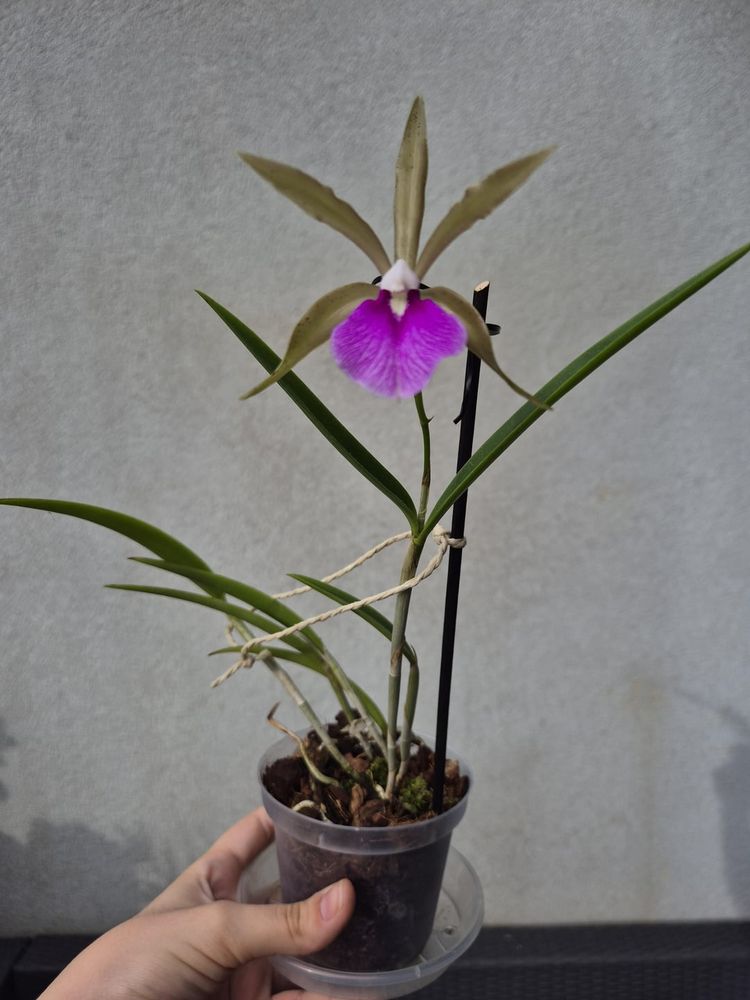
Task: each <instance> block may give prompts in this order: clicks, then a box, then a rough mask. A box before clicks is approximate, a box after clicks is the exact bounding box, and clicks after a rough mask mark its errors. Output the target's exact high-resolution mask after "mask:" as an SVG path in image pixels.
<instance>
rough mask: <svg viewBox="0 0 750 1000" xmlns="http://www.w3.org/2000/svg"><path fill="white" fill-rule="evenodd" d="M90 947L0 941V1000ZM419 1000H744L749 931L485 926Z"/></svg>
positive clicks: (718, 926)
mask: <svg viewBox="0 0 750 1000" xmlns="http://www.w3.org/2000/svg"><path fill="white" fill-rule="evenodd" d="M91 940H93V939H92V938H90V937H38V938H33V939H31V940H28V939H22V940H19V939H10V940H7V939H6V940H1V939H0V998H1V1000H36V998H37V997H38V996H39V994H40V993H41V992H42V991H43V990H44V989H45V988H46V986H48V985H49V983H50V982H52V980H53V979H54V978H55V976H56V975H57V974H58V973H59V972H60V970H61V969H62V968H63V967H64V966H65V965H66V964H67V963H68V962H69V961H71V959H73V958H74V957H75V955H77V954H78V952H79V951H81V950H82V949H83V948H84V947H85V946H86V945H87V944H88V943H89V942H90V941H91ZM3 976H4V977H5V983H3ZM419 997H420V998H421V1000H449V998H450V1000H750V922H728V921H722V922H716V923H683V924H628V925H608V926H597V927H521V928H518V927H517V928H503V927H486V928H484V930H483V931H482V933H481V934H480V935H479V937H478V938H477V941H476V942H475V944H474V945H473V946H472V948H471V949H470V950H469V951H468V952H467V953H466V955H464V957H463V958H461V959H460V960H459V961H458V962H457V963H456V964H455V965H454V966H453V967H452V968H451V969H450V970H449V971H448V972H447V973H446V974H445V975H444V976H443V977H442V978H441V979H439V980H438V981H437V982H436V983H434V984H433V985H432V986H428V987H427V988H426V989H424V990H422V991H421V992H420V993H419Z"/></svg>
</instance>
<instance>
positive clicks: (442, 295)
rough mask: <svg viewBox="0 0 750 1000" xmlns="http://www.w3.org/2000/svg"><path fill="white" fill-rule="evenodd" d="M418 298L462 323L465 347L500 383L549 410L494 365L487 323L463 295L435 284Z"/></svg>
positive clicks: (494, 359)
mask: <svg viewBox="0 0 750 1000" xmlns="http://www.w3.org/2000/svg"><path fill="white" fill-rule="evenodd" d="M420 296H421V297H422V298H423V299H431V300H432V301H433V302H436V303H437V304H438V305H439V306H442V307H443V308H444V309H447V310H448V312H451V313H453V315H454V316H455V317H456V319H458V320H459V321H460V322H461V323H462V324H463V326H464V328H465V330H466V336H467V346H468V348H469V350H470V351H471V352H472V353H473V354H476V356H477V357H478V358H480V359H481V360H482V361H484V363H485V364H486V365H489V367H490V368H491V369H492V370H493V371H494V372H495V373H496V374H497V375H499V376H500V378H501V379H502V380H503V382H505V384H506V385H508V386H510V388H511V389H512V390H513V391H514V392H516V393H518V395H519V396H523V398H524V399H528V400H529V401H530V402H532V403H534V404H535V405H536V406H539V407H541V409H543V410H549V409H550V407H549V406H547V404H546V403H543V402H542V401H541V400H539V399H536V398H535V397H534V396H532V395H531V393H528V392H526V390H525V389H522V388H521V386H520V385H518V384H517V383H515V382H514V381H513V379H511V378H509V376H508V375H506V374H505V372H504V371H503V370H502V368H501V367H500V365H499V364H498V363H497V358H496V357H495V352H494V350H493V349H492V338H491V337H490V334H489V330H488V329H487V324H486V323H485V321H484V320H483V319H482V317H481V316H480V315H479V313H478V312H477V310H476V309H475V308H474V306H473V305H472V304H471V302H469V301H468V300H467V299H465V298H464V297H463V296H462V295H459V294H458V292H454V291H453V290H452V289H451V288H443V287H442V286H441V285H436V286H435V287H434V288H428V289H423V290H422V291H421V292H420Z"/></svg>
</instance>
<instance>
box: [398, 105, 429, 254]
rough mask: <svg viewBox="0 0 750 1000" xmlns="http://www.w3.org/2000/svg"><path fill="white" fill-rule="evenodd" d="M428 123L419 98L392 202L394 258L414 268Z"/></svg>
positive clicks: (401, 152)
mask: <svg viewBox="0 0 750 1000" xmlns="http://www.w3.org/2000/svg"><path fill="white" fill-rule="evenodd" d="M427 165H428V155H427V120H426V118H425V110H424V101H423V100H422V98H421V97H417V98H416V99H415V101H414V103H413V104H412V106H411V111H410V112H409V117H408V119H407V121H406V128H405V129H404V136H403V139H402V140H401V148H400V149H399V153H398V159H397V160H396V187H395V193H394V198H393V230H394V248H395V249H394V258H395V260H405V261H406V263H407V264H408V265H409V267H411V268H412V269H413V268H414V264H415V262H416V259H417V251H418V250H419V234H420V233H421V231H422V219H423V218H424V193H425V187H426V184H427Z"/></svg>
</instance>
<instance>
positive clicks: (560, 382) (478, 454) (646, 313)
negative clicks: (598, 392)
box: [417, 243, 750, 544]
mask: <svg viewBox="0 0 750 1000" xmlns="http://www.w3.org/2000/svg"><path fill="white" fill-rule="evenodd" d="M748 251H750V243H746V244H745V245H744V246H742V247H740V248H739V249H738V250H735V251H734V253H730V254H729V255H728V256H726V257H723V258H722V259H721V260H719V261H717V262H716V263H715V264H712V265H711V266H710V267H707V268H706V269H705V270H704V271H701V272H699V273H698V274H696V275H694V276H693V277H692V278H690V279H688V280H687V281H685V282H684V283H683V284H681V285H678V286H677V288H675V289H673V290H672V291H671V292H668V293H667V294H666V295H663V296H662V297H661V298H660V299H657V300H656V301H655V302H652V303H651V305H650V306H647V307H646V308H645V309H643V310H642V311H641V312H639V313H638V314H637V315H635V316H633V318H632V319H630V320H628V321H627V323H623V324H622V326H618V327H617V329H616V330H613V331H612V333H610V334H608V335H607V336H606V337H603V338H602V339H601V340H600V341H598V342H597V343H596V344H594V345H593V346H592V347H590V348H589V349H588V350H587V351H584V352H583V354H581V355H579V356H578V357H577V358H576V359H575V361H572V362H571V363H570V364H569V365H567V366H566V367H565V368H563V369H562V371H560V372H558V373H557V375H555V377H554V378H553V379H551V380H550V381H549V382H547V384H546V385H545V386H543V387H542V388H541V389H540V390H539V392H538V393H537V394H536V395H537V397H538V398H539V399H540V400H541V401H542V402H544V403H547V404H548V405H550V406H551V405H552V404H553V403H555V402H557V400H558V399H562V397H563V396H564V395H565V394H566V393H568V392H570V390H571V389H573V388H574V387H575V386H576V385H578V383H579V382H582V381H583V379H585V378H586V377H587V376H588V375H590V374H591V373H592V372H593V371H595V370H596V369H597V368H598V367H599V366H600V365H603V364H604V362H605V361H607V360H608V359H609V358H611V357H612V355H613V354H616V353H617V352H618V351H619V350H621V349H622V348H623V347H625V345H626V344H629V343H630V341H631V340H635V338H636V337H637V336H639V334H641V333H643V332H644V331H645V330H648V328H649V327H650V326H653V324H654V323H656V322H657V321H658V320H660V319H661V318H662V317H663V316H666V315H667V313H669V312H671V311H672V310H673V309H675V308H676V307H677V306H678V305H680V303H681V302H684V301H685V299H688V298H690V296H691V295H694V294H695V292H697V291H699V290H700V289H701V288H703V286H704V285H707V284H708V283H709V281H713V279H714V278H716V277H717V276H718V275H720V274H721V273H722V271H726V269H727V268H728V267H731V266H732V264H734V263H735V262H736V261H738V260H739V259H740V258H741V257H744V255H745V254H746V253H748ZM541 415H542V410H540V409H539V408H538V407H537V406H534V405H533V404H531V403H525V404H524V405H523V406H522V407H521V408H520V409H519V410H516V412H515V413H514V414H513V416H512V417H511V418H510V420H507V421H506V422H505V423H504V424H503V425H502V427H499V428H498V429H497V430H496V431H495V433H494V434H492V435H490V437H489V438H487V440H486V441H485V442H484V444H483V445H482V446H481V447H480V448H477V450H476V451H475V452H474V454H473V455H472V456H471V458H470V459H469V460H468V462H466V464H465V465H464V466H462V468H461V469H460V470H459V471H458V472H457V473H456V475H455V476H454V477H453V479H452V480H451V481H450V483H448V485H447V486H446V488H445V490H444V491H443V493H442V495H441V496H440V498H439V499H438V501H437V503H436V504H435V506H434V507H433V509H432V511H431V512H430V515H429V517H428V518H427V521H426V522H425V525H424V528H423V529H422V532H421V533H420V536H419V538H418V539H417V544H419V542H420V541H421V542H423V541H424V540H425V539H426V538H427V536H428V535H429V533H430V531H432V529H433V528H434V527H435V525H436V524H437V523H438V521H439V520H440V518H441V517H442V516H443V515H444V514H445V513H446V511H448V510H450V508H451V507H452V506H453V504H454V503H455V502H456V500H458V498H459V497H460V496H461V495H462V494H463V493H465V492H466V490H467V489H468V488H469V486H471V484H472V483H473V482H475V481H476V480H477V479H478V478H479V477H480V476H481V475H482V473H483V472H484V471H485V470H486V469H487V468H489V466H490V465H492V463H493V462H494V461H495V459H497V458H499V456H500V455H502V453H503V452H504V451H505V449H506V448H508V447H510V445H511V444H513V442H514V441H516V440H517V439H518V438H519V437H520V436H521V435H522V434H523V433H524V431H526V430H528V428H529V427H530V426H531V425H532V424H533V423H534V422H535V421H537V420H538V419H539V417H540V416H541Z"/></svg>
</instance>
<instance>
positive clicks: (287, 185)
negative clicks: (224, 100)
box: [240, 153, 390, 274]
mask: <svg viewBox="0 0 750 1000" xmlns="http://www.w3.org/2000/svg"><path fill="white" fill-rule="evenodd" d="M240 156H241V157H242V159H243V160H244V162H245V163H246V164H247V165H248V167H250V168H251V169H252V170H254V171H255V173H256V174H258V176H259V177H262V178H263V180H264V181H267V182H268V183H269V184H271V185H272V186H273V187H275V188H276V190H277V191H278V192H279V194H283V195H284V197H285V198H289V200H290V201H293V202H294V204H295V205H298V206H299V207H300V208H301V209H302V211H303V212H307V214H308V215H311V216H312V217H313V218H314V219H317V221H318V222H323V223H325V224H326V225H327V226H331V228H332V229H335V230H336V232H338V233H341V235H342V236H346V238H347V239H348V240H351V241H352V243H354V245H355V246H358V247H359V249H360V250H362V251H363V252H364V253H365V254H367V256H368V257H369V258H370V260H371V261H372V262H373V264H374V265H375V267H376V268H377V269H378V271H379V272H380V273H381V274H385V272H386V271H387V270H388V268H389V267H390V262H389V261H388V254H387V253H386V252H385V247H384V246H383V244H382V243H381V242H380V240H379V239H378V237H377V235H376V234H375V232H374V230H373V229H372V227H371V226H370V225H369V224H368V223H367V222H365V220H364V219H363V218H362V216H361V215H359V214H358V213H357V212H355V211H354V209H353V208H352V206H351V205H350V204H349V203H348V202H347V201H343V200H342V199H341V198H339V197H338V195H337V194H335V193H334V191H333V190H332V189H331V188H329V187H326V185H325V184H321V183H320V181H317V180H316V179H315V178H314V177H311V176H310V175H309V174H306V173H305V172H304V171H303V170H299V169H298V168H297V167H290V166H289V165H288V164H286V163H279V162H278V161H277V160H267V159H265V158H264V157H262V156H255V155H253V154H252V153H240Z"/></svg>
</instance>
